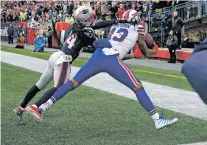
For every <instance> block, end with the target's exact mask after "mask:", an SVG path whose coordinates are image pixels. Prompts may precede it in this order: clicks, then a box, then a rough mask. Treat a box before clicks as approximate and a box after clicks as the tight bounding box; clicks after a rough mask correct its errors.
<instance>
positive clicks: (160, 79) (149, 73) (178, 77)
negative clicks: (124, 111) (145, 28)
mask: <svg viewBox="0 0 207 145" xmlns="http://www.w3.org/2000/svg"><path fill="white" fill-rule="evenodd" d="M1 50H2V51H6V52H12V53H17V54H21V55H27V56H32V57H36V58H40V59H45V60H48V58H49V56H50V55H51V53H48V52H44V53H37V52H32V51H31V50H22V49H15V48H9V47H6V46H2V47H1ZM87 61H88V59H87V58H81V57H79V58H77V59H76V60H75V61H74V62H73V64H72V65H73V66H77V67H81V66H83V65H84V64H85V63H86V62H87ZM129 66H130V68H131V69H132V70H133V72H134V73H135V75H136V76H137V77H138V78H139V79H141V80H142V81H148V82H152V83H156V84H161V85H166V86H170V87H175V88H180V89H184V90H190V91H192V90H193V89H192V88H191V86H190V84H189V83H188V81H187V80H186V78H185V77H184V76H183V75H182V74H181V73H179V72H175V71H168V70H162V69H156V68H151V67H144V66H135V65H129Z"/></svg>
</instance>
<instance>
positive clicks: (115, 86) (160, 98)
mask: <svg viewBox="0 0 207 145" xmlns="http://www.w3.org/2000/svg"><path fill="white" fill-rule="evenodd" d="M1 56H2V57H1V61H2V62H6V63H9V64H12V65H16V66H20V67H23V68H26V69H29V70H32V71H37V72H43V71H44V69H45V67H46V65H47V61H45V60H41V59H37V58H33V57H28V56H23V55H19V54H14V53H8V52H1ZM79 69H80V68H78V67H72V73H71V77H73V76H74V75H75V74H76V73H77V71H78V70H79ZM138 77H139V76H138ZM31 85H32V84H31ZM83 85H85V86H89V87H93V88H96V89H99V90H103V91H107V92H110V93H113V94H117V95H120V96H123V97H127V98H130V99H134V100H137V99H136V96H135V95H134V93H133V92H132V91H131V90H130V89H128V88H127V87H125V86H124V85H122V84H120V83H119V82H117V81H116V80H114V79H113V78H111V77H110V76H109V75H108V74H105V73H101V74H98V75H96V76H94V77H92V78H90V79H89V80H87V81H86V82H85V83H84V84H83ZM143 86H144V87H145V89H146V91H147V93H148V94H149V96H150V98H151V99H152V101H153V103H154V104H155V105H156V106H160V107H162V108H165V109H169V110H172V111H176V112H180V113H184V114H187V115H190V116H194V117H197V118H201V119H204V120H207V106H206V105H205V104H204V103H203V102H202V101H201V99H200V98H199V97H198V95H197V94H196V93H195V92H191V91H185V90H181V89H176V88H172V87H167V86H163V85H158V84H154V83H149V82H144V81H143Z"/></svg>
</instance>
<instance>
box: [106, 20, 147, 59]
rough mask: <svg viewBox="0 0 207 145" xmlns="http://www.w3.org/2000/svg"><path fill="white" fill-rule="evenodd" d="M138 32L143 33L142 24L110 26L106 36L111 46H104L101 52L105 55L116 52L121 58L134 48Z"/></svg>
mask: <svg viewBox="0 0 207 145" xmlns="http://www.w3.org/2000/svg"><path fill="white" fill-rule="evenodd" d="M139 33H140V34H144V27H143V26H142V25H138V26H134V25H131V24H118V25H115V26H112V27H111V30H110V33H109V36H108V38H109V39H110V40H109V41H110V43H111V45H112V48H111V49H107V48H104V49H103V52H104V53H105V54H106V55H114V54H117V53H118V54H119V57H120V59H123V58H124V56H125V55H126V54H127V53H128V52H129V51H130V50H131V49H133V48H134V46H135V44H136V42H137V40H138V34H139Z"/></svg>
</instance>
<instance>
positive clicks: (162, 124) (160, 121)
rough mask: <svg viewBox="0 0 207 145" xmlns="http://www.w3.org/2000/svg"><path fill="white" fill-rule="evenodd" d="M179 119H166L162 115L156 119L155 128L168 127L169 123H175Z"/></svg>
mask: <svg viewBox="0 0 207 145" xmlns="http://www.w3.org/2000/svg"><path fill="white" fill-rule="evenodd" d="M177 121H178V119H177V118H173V119H166V118H163V117H160V118H159V119H157V120H155V128H156V129H161V128H163V127H166V126H168V125H171V124H174V123H175V122H177Z"/></svg>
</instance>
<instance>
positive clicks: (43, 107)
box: [40, 99, 53, 112]
mask: <svg viewBox="0 0 207 145" xmlns="http://www.w3.org/2000/svg"><path fill="white" fill-rule="evenodd" d="M52 105H53V101H52V100H51V99H49V100H48V101H47V102H45V103H44V104H42V105H41V106H40V109H41V111H42V112H45V111H46V110H47V109H49V108H50V107H51V106H52Z"/></svg>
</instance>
